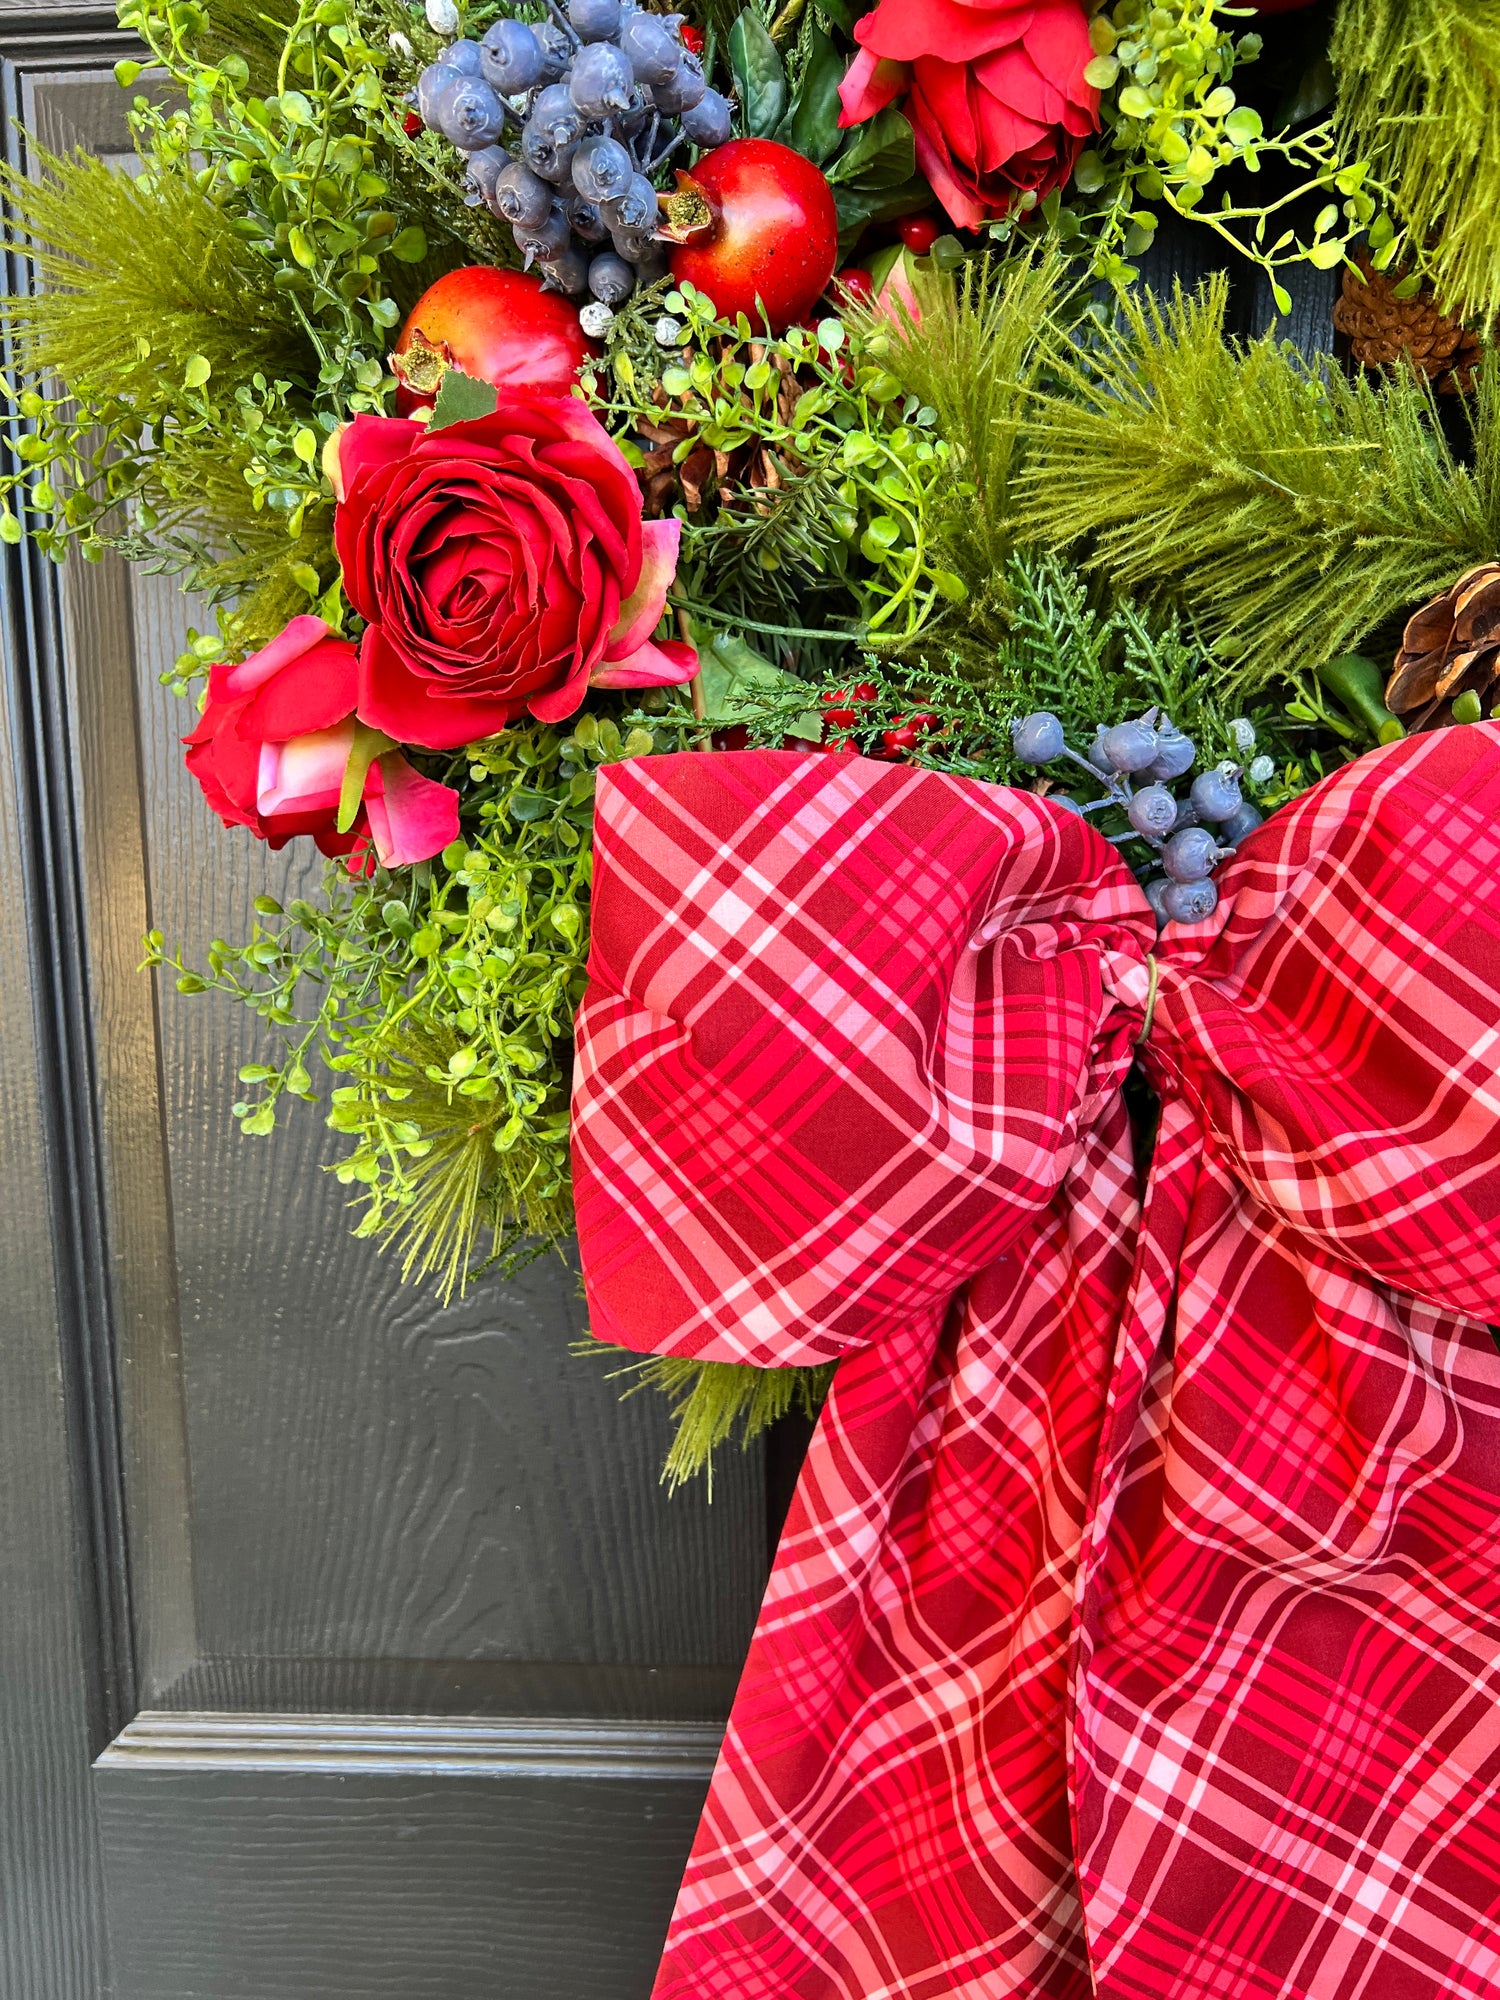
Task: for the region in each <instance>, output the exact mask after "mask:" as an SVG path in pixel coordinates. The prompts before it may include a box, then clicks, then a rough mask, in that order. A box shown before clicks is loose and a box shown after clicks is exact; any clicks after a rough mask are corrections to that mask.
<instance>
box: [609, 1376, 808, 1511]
mask: <svg viewBox="0 0 1500 2000" xmlns="http://www.w3.org/2000/svg"><path fill="white" fill-rule="evenodd" d="M574 1351H575V1353H579V1354H625V1353H628V1352H629V1350H628V1349H627V1348H623V1347H601V1346H600V1345H599V1344H598V1343H597V1342H595V1341H592V1340H585V1341H579V1342H578V1343H577V1346H576V1347H575V1350H574ZM833 1371H834V1364H833V1363H832V1362H828V1363H825V1364H824V1366H822V1367H820V1368H751V1367H748V1366H745V1365H742V1364H740V1363H737V1362H733V1361H689V1360H686V1359H684V1358H682V1357H681V1356H678V1355H674V1354H651V1355H647V1356H646V1357H645V1359H644V1360H639V1359H637V1360H632V1361H631V1362H630V1363H629V1365H628V1366H626V1367H624V1368H619V1369H616V1370H615V1375H616V1376H620V1375H634V1376H635V1377H636V1380H635V1381H634V1382H633V1383H632V1385H631V1386H630V1388H629V1389H627V1390H626V1392H625V1393H626V1395H627V1396H633V1395H635V1394H636V1393H637V1392H638V1391H639V1390H641V1389H655V1390H658V1391H659V1392H660V1393H661V1394H662V1395H664V1396H665V1397H666V1398H667V1402H668V1408H669V1411H670V1414H671V1418H672V1422H673V1425H674V1427H675V1429H674V1433H673V1437H672V1448H671V1450H670V1451H669V1452H668V1453H667V1460H666V1463H665V1465H664V1466H663V1467H662V1474H661V1476H662V1482H663V1484H664V1485H666V1486H668V1487H670V1488H671V1489H672V1491H673V1492H675V1491H676V1490H677V1488H678V1487H679V1486H682V1485H684V1484H685V1483H686V1482H687V1481H688V1480H689V1479H694V1478H696V1477H697V1476H698V1474H699V1473H706V1474H707V1476H708V1489H709V1493H710V1495H712V1493H713V1474H714V1453H715V1451H716V1450H717V1449H718V1448H719V1446H720V1445H721V1444H724V1443H726V1442H727V1441H728V1440H729V1438H731V1437H732V1436H733V1434H734V1431H735V1429H736V1426H738V1428H739V1442H740V1449H741V1450H742V1451H743V1450H744V1449H745V1448H746V1447H747V1446H748V1445H750V1444H752V1443H753V1442H754V1440H755V1439H756V1438H758V1437H759V1436H760V1434H761V1432H762V1431H764V1430H767V1429H769V1427H770V1426H771V1425H772V1424H774V1423H776V1422H777V1421H778V1419H780V1418H781V1417H784V1416H786V1415H787V1413H788V1412H789V1411H791V1410H800V1411H801V1412H802V1414H803V1415H804V1416H807V1417H815V1416H816V1415H817V1414H818V1411H819V1410H820V1409H821V1407H822V1404H823V1398H824V1397H825V1396H826V1395H827V1394H828V1390H829V1385H830V1384H831V1383H832V1381H833Z"/></svg>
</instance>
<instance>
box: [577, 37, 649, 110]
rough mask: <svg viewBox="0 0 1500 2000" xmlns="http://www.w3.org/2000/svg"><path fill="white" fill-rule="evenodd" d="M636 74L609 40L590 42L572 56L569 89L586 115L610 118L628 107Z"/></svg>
mask: <svg viewBox="0 0 1500 2000" xmlns="http://www.w3.org/2000/svg"><path fill="white" fill-rule="evenodd" d="M634 88H635V77H634V76H633V74H632V73H631V68H630V64H629V63H628V62H626V60H625V58H624V56H622V55H621V54H620V51H619V50H618V49H617V48H616V47H615V46H614V44H613V43H612V42H590V43H589V44H588V45H587V47H585V48H581V49H580V50H579V51H578V54H577V55H576V56H575V57H574V59H573V73H572V75H571V76H570V77H569V78H568V90H569V93H570V94H571V96H572V99H573V102H574V104H575V105H577V107H578V109H579V111H580V112H581V114H582V115H583V116H584V117H585V118H609V117H612V116H613V115H614V114H615V113H616V112H619V111H628V110H629V109H630V97H631V92H632V91H633V90H634Z"/></svg>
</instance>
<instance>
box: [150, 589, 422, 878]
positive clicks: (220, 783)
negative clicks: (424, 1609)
mask: <svg viewBox="0 0 1500 2000" xmlns="http://www.w3.org/2000/svg"><path fill="white" fill-rule="evenodd" d="M357 674H358V667H357V660H356V655H355V650H354V648H353V646H351V645H350V644H349V641H348V640H347V639H335V638H333V637H332V636H331V634H330V633H329V630H328V627H327V626H326V625H325V624H324V623H323V620H322V619H321V618H306V617H304V618H294V619H293V620H292V622H291V623H290V625H288V626H287V628H286V630H285V631H284V632H282V633H281V634H280V635H279V637H277V638H275V639H273V640H272V641H271V643H270V645H269V646H263V647H262V648H261V650H260V651H259V652H258V653H252V654H251V656H250V658H249V659H248V660H244V661H241V663H240V664H239V665H238V666H230V665H228V664H227V663H225V662H222V661H221V662H220V663H218V664H217V665H215V666H213V667H211V668H210V669H209V676H208V704H207V706H206V707H205V709H204V711H203V715H202V718H201V720H200V721H199V723H198V727H197V728H196V729H195V730H194V731H193V733H192V735H191V736H187V737H184V739H183V741H184V742H185V743H186V744H187V766H188V769H189V770H190V771H191V772H192V774H193V776H194V777H195V778H196V779H197V780H198V782H199V784H200V785H201V786H202V787H203V794H204V797H205V798H206V799H207V800H208V803H209V804H210V805H211V806H212V807H213V809H214V811H215V812H216V813H217V814H218V815H219V817H220V818H221V819H222V820H223V821H224V823H225V825H226V826H248V827H249V829H250V831H251V832H252V833H254V834H256V835H258V837H259V838H260V839H261V840H268V841H269V842H270V843H271V845H272V847H285V845H286V843H287V842H288V841H289V840H290V839H291V838H292V836H293V835H294V834H298V833H310V834H311V835H312V837H313V839H314V840H316V842H317V843H318V846H319V847H320V848H321V849H322V850H323V852H324V853H325V854H350V853H353V852H354V850H355V849H356V848H359V849H361V850H363V849H365V848H368V847H369V846H370V845H372V844H373V846H374V848H375V852H376V853H377V854H378V855H379V857H380V859H381V861H382V862H383V863H384V864H385V866H386V867H387V868H397V867H401V866H403V865H404V864H405V863H407V862H412V861H426V860H427V859H428V858H429V856H431V855H434V854H440V853H441V852H442V850H443V849H444V848H445V847H446V846H447V845H448V843H449V842H450V841H452V840H456V839H457V838H458V793H457V792H455V791H454V790H453V789H452V788H451V787H450V786H448V785H439V784H435V783H434V782H433V781H432V779H430V778H424V777H423V776H422V774H421V773H420V772H419V771H416V770H413V768H412V766H411V765H410V764H409V763H408V762H407V761H406V759H405V758H404V757H403V756H401V755H400V753H399V752H398V751H397V750H396V749H395V748H394V747H393V746H390V745H387V746H386V747H385V748H384V749H382V748H381V744H382V741H383V739H382V738H380V737H378V736H375V735H373V733H372V732H365V734H364V736H363V738H362V739H361V738H360V737H359V733H358V732H357V731H356V727H355V717H354V700H355V686H356V680H357ZM372 751H374V752H375V753H377V754H374V755H373V756H372V755H371V752H372ZM355 754H358V755H359V756H360V757H361V758H362V759H363V762H364V770H363V774H362V780H361V786H360V803H359V809H358V811H357V813H356V814H355V816H354V819H353V822H352V824H351V825H350V826H349V827H348V828H347V829H346V830H345V831H344V832H343V833H340V832H339V830H338V814H339V800H340V798H341V796H342V794H343V789H344V782H345V778H346V776H347V775H348V771H349V760H350V757H351V755H355Z"/></svg>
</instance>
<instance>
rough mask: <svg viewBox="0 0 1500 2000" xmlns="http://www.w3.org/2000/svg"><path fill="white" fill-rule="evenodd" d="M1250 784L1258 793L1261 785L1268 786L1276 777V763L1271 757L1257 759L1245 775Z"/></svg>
mask: <svg viewBox="0 0 1500 2000" xmlns="http://www.w3.org/2000/svg"><path fill="white" fill-rule="evenodd" d="M1245 776H1246V777H1247V778H1248V779H1249V780H1250V782H1251V784H1252V785H1254V786H1255V788H1256V790H1257V791H1259V789H1260V787H1261V786H1262V785H1269V784H1270V782H1271V780H1272V779H1273V778H1274V777H1275V776H1276V761H1275V759H1274V758H1272V757H1257V758H1256V760H1255V762H1254V763H1253V764H1252V765H1251V766H1250V769H1249V770H1248V771H1247V772H1246V773H1245Z"/></svg>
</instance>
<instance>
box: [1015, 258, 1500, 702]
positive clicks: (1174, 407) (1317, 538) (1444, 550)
mask: <svg viewBox="0 0 1500 2000" xmlns="http://www.w3.org/2000/svg"><path fill="white" fill-rule="evenodd" d="M1226 297H1227V285H1226V282H1225V280H1224V279H1223V278H1222V277H1218V278H1215V279H1213V280H1211V281H1210V282H1209V283H1208V284H1207V285H1205V286H1204V287H1203V288H1202V289H1201V290H1200V291H1198V292H1197V293H1195V294H1193V295H1191V296H1187V295H1184V294H1183V292H1182V291H1181V290H1180V288H1179V290H1178V292H1177V294H1176V296H1175V297H1174V299H1173V300H1172V302H1171V303H1170V304H1168V305H1162V304H1161V303H1159V302H1157V301H1155V300H1153V299H1150V298H1149V297H1145V298H1143V297H1136V296H1134V295H1132V296H1131V297H1129V298H1128V299H1127V300H1126V301H1125V302H1124V304H1123V306H1122V308H1121V315H1120V317H1119V318H1118V319H1117V320H1116V321H1115V323H1114V325H1113V327H1112V328H1110V329H1109V330H1107V331H1105V332H1104V333H1103V334H1102V335H1101V336H1100V337H1099V338H1098V339H1097V340H1096V341H1095V342H1094V344H1093V345H1092V346H1091V347H1090V348H1088V349H1084V348H1081V347H1074V348H1067V349H1064V350H1061V351H1059V353H1058V354H1057V355H1056V357H1055V360H1054V366H1055V367H1056V368H1057V370H1058V373H1059V375H1060V377H1061V393H1059V394H1049V395H1047V396H1046V397H1044V398H1043V399H1041V401H1040V402H1039V403H1038V405H1037V408H1036V413H1035V415H1034V417H1033V419H1032V421H1031V424H1030V426H1029V428H1028V457H1027V462H1026V467H1025V470H1024V471H1023V473H1022V475H1021V481H1020V485H1021V491H1022V514H1023V519H1024V522H1025V524H1026V526H1027V527H1028V528H1029V530H1030V531H1031V532H1032V533H1033V534H1034V535H1035V536H1036V537H1037V538H1038V539H1039V540H1041V541H1043V542H1045V543H1047V544H1049V545H1051V546H1053V547H1057V548H1069V549H1080V548H1081V549H1082V550H1083V551H1084V552H1085V553H1086V554H1087V559H1088V561H1089V562H1090V564H1091V566H1092V567H1093V568H1094V569H1096V570H1097V571H1101V572H1103V573H1104V575H1105V576H1107V578H1108V579H1109V581H1110V583H1111V585H1112V586H1113V587H1114V589H1116V590H1117V591H1120V592H1124V593H1127V594H1131V595H1135V596H1139V597H1141V598H1142V599H1143V600H1145V601H1151V600H1156V601H1162V600H1166V601H1168V602H1170V603H1174V604H1176V605H1178V606H1180V607H1182V608H1183V609H1185V610H1187V611H1188V612H1189V613H1190V614H1191V616H1192V618H1193V620H1194V623H1195V626H1196V629H1197V630H1198V631H1199V632H1200V633H1201V635H1202V637H1203V638H1204V640H1205V641H1206V642H1207V643H1208V645H1209V646H1210V647H1211V648H1212V649H1213V651H1214V652H1215V653H1216V654H1217V655H1218V656H1219V657H1220V658H1221V659H1223V660H1224V661H1225V662H1226V663H1227V664H1228V665H1230V666H1231V667H1233V668H1235V669H1237V685H1238V686H1239V687H1240V688H1253V687H1255V686H1259V685H1263V684H1264V683H1265V682H1266V681H1268V680H1269V679H1271V678H1272V677H1274V676H1277V675H1285V674H1287V673H1290V672H1292V671H1293V670H1295V669H1299V668H1305V667H1313V666H1316V665H1317V664H1318V663H1319V662H1320V661H1323V660H1328V659H1332V658H1334V657H1336V656H1337V655H1338V654H1340V653H1344V652H1349V651H1351V650H1355V649H1357V648H1358V647H1360V645H1361V644H1363V643H1364V642H1366V641H1367V640H1369V639H1370V637H1371V635H1372V634H1375V633H1377V632H1378V631H1379V630H1380V628H1382V627H1383V626H1386V625H1388V624H1389V622H1390V621H1391V620H1392V619H1393V618H1396V617H1398V616H1400V615H1401V614H1403V613H1404V612H1406V611H1407V610H1409V609H1410V608H1411V607H1412V606H1414V605H1416V604H1419V603H1421V602H1423V601H1425V600H1426V599H1427V598H1429V597H1431V596H1432V595H1434V594H1435V593H1436V592H1437V591H1439V590H1441V589H1443V588H1445V587H1446V586H1447V585H1448V584H1449V583H1451V582H1452V580H1453V579H1454V577H1456V576H1457V575H1459V574H1460V573H1461V572H1462V571H1463V570H1465V569H1467V568H1468V567H1469V566H1470V565H1471V564H1473V563H1476V562H1480V561H1483V560H1487V559H1489V558H1491V557H1493V555H1494V554H1495V551H1496V549H1497V547H1500V370H1497V368H1496V366H1495V364H1494V362H1493V360H1491V361H1489V362H1487V363H1486V365H1485V366H1484V368H1483V369H1482V370H1481V371H1480V384H1479V388H1478V391H1477V394H1476V396H1475V398H1474V401H1473V405H1472V408H1471V410H1470V412H1469V421H1470V423H1471V424H1472V427H1473V433H1474V438H1473V442H1474V455H1473V463H1472V464H1464V463H1461V462H1460V461H1459V458H1458V456H1457V455H1456V454H1455V452H1454V450H1453V448H1452V447H1451V445H1450V444H1449V442H1448V440H1447V438H1446V436H1445V435H1444V431H1443V427H1442V424H1441V421H1440V419H1439V415H1438V411H1437V407H1436V404H1435V402H1434V400H1433V397H1432V394H1431V392H1430V390H1429V389H1428V387H1427V385H1426V384H1425V383H1423V382H1420V381H1418V380H1416V379H1414V377H1413V376H1412V374H1411V373H1410V371H1400V372H1398V373H1397V374H1395V375H1394V376H1392V377H1389V378H1384V379H1381V380H1380V381H1378V382H1375V381H1371V380H1370V379H1368V378H1361V379H1359V380H1357V381H1353V382H1351V381H1348V380H1346V379H1345V378H1344V377H1343V376H1341V375H1338V374H1329V375H1326V376H1325V375H1324V374H1322V373H1320V372H1318V371H1317V370H1316V369H1315V368H1314V367H1313V366H1312V365H1311V364H1310V363H1309V362H1308V361H1307V360H1306V359H1305V358H1304V357H1303V356H1302V355H1301V354H1299V353H1298V352H1297V350H1296V349H1295V348H1293V347H1291V346H1290V345H1286V344H1282V343H1278V342H1277V341H1276V340H1275V338H1274V337H1272V336H1269V335H1268V336H1266V337H1265V338H1263V339H1261V340H1257V341H1253V342H1251V343H1249V344H1248V345H1243V344H1240V343H1237V342H1234V341H1230V340H1227V339H1226V338H1225V334H1224V309H1225V302H1226Z"/></svg>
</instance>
